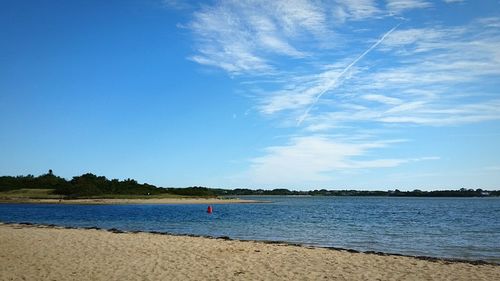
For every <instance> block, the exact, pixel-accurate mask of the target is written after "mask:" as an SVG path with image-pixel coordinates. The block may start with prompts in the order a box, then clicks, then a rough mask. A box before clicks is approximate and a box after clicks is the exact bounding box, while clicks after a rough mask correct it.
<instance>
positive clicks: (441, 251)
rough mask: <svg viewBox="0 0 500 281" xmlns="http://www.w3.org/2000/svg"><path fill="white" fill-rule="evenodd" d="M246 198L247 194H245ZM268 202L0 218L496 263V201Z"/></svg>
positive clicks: (82, 209) (34, 212)
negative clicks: (293, 243) (212, 211)
mask: <svg viewBox="0 0 500 281" xmlns="http://www.w3.org/2000/svg"><path fill="white" fill-rule="evenodd" d="M250 198H253V197H250ZM257 199H262V200H272V201H273V203H270V204H231V205H214V213H213V214H211V215H209V214H207V213H206V208H207V206H206V205H36V204H0V221H3V222H31V223H40V224H56V225H61V226H73V227H90V226H96V227H100V228H118V229H122V230H142V231H162V232H170V233H177V234H196V235H210V236H229V237H231V238H238V239H254V240H280V241H288V242H296V243H301V244H307V245H316V246H331V247H342V248H349V249H355V250H361V251H368V250H371V251H381V252H388V253H400V254H407V255H425V256H433V257H448V258H460V259H470V260H479V259H480V260H487V261H493V262H500V198H380V197H370V198H366V197H258V198H257Z"/></svg>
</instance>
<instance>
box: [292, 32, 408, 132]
mask: <svg viewBox="0 0 500 281" xmlns="http://www.w3.org/2000/svg"><path fill="white" fill-rule="evenodd" d="M399 25H401V23H399V24H397V25H396V26H395V27H393V28H392V29H391V30H389V31H387V32H386V33H385V34H384V36H382V37H381V38H380V39H379V40H378V41H377V42H375V43H374V44H373V45H372V46H371V47H370V48H368V49H367V50H366V51H365V52H364V53H362V54H361V55H360V56H358V57H357V58H356V59H355V60H354V61H353V62H351V63H350V64H349V65H348V66H347V67H346V68H344V70H342V72H340V74H339V75H338V76H337V77H336V78H335V79H333V80H332V81H330V83H328V84H327V86H326V87H325V89H324V90H322V91H321V92H319V94H318V95H317V96H316V98H315V99H314V102H313V103H312V104H311V105H310V106H309V107H308V108H307V110H306V111H305V112H304V114H302V116H300V118H299V120H298V121H297V126H300V125H301V124H302V122H304V120H305V119H306V118H307V115H308V114H309V111H311V109H312V108H313V107H314V106H315V105H316V103H317V102H318V101H319V99H320V98H321V96H323V95H324V94H325V93H326V92H327V91H328V90H330V89H331V88H333V86H335V84H337V81H338V80H339V79H340V77H342V76H343V75H344V74H345V73H346V72H347V71H349V69H351V67H353V66H354V65H355V64H356V63H357V62H358V61H360V60H361V59H362V58H363V57H364V56H366V55H367V54H368V53H369V52H371V51H372V50H373V49H375V48H376V47H377V46H378V45H379V44H380V43H382V41H384V39H385V38H386V37H387V36H388V35H389V34H391V33H392V32H393V31H394V30H396V29H397V28H398V27H399Z"/></svg>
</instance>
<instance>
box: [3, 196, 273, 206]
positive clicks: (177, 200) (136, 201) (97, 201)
mask: <svg viewBox="0 0 500 281" xmlns="http://www.w3.org/2000/svg"><path fill="white" fill-rule="evenodd" d="M0 203H34V204H37V203H38V204H83V205H116V204H235V203H267V201H258V200H246V199H237V198H234V199H233V198H228V199H219V198H152V199H71V200H59V199H27V198H21V199H17V198H14V199H4V200H0Z"/></svg>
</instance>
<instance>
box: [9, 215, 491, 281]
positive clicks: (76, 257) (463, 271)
mask: <svg viewBox="0 0 500 281" xmlns="http://www.w3.org/2000/svg"><path fill="white" fill-rule="evenodd" d="M0 279H1V280H500V266H499V265H492V264H480V265H475V264H471V263H464V262H450V261H442V260H437V261H429V260H422V259H417V258H412V257H404V256H391V255H385V256H384V255H376V254H366V253H351V252H348V251H339V250H331V249H325V248H308V247H299V246H292V245H287V244H269V243H263V242H252V241H233V240H224V239H211V238H202V237H189V236H173V235H159V234H152V233H143V232H139V233H113V232H110V231H105V230H84V229H64V228H58V227H47V226H36V225H35V226H33V225H32V226H29V225H18V224H1V223H0Z"/></svg>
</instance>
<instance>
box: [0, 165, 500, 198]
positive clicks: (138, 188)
mask: <svg viewBox="0 0 500 281" xmlns="http://www.w3.org/2000/svg"><path fill="white" fill-rule="evenodd" d="M21 188H30V189H53V192H54V194H59V195H62V196H65V197H67V198H82V197H90V196H93V197H95V196H102V195H159V194H167V193H168V194H175V195H181V196H202V197H216V196H242V195H291V196H394V197H487V196H500V190H494V191H485V190H482V189H466V188H461V189H457V190H435V191H422V190H418V189H415V190H413V191H400V190H398V189H395V190H388V191H363V190H326V189H320V190H318V189H315V190H310V191H295V190H289V189H284V188H278V189H270V190H267V189H248V188H235V189H220V188H207V187H200V186H194V187H185V188H173V187H167V188H164V187H157V186H154V185H151V184H147V183H142V184H141V183H138V182H137V181H136V180H134V179H126V180H118V179H111V180H109V179H107V178H106V177H104V176H97V175H94V174H92V173H86V174H83V175H80V176H75V177H73V178H72V179H71V180H66V179H65V178H62V177H59V176H56V175H54V174H53V172H52V170H49V171H48V173H46V174H43V175H40V176H38V177H35V176H33V175H27V176H16V177H13V176H1V177H0V191H9V190H15V189H21Z"/></svg>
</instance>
